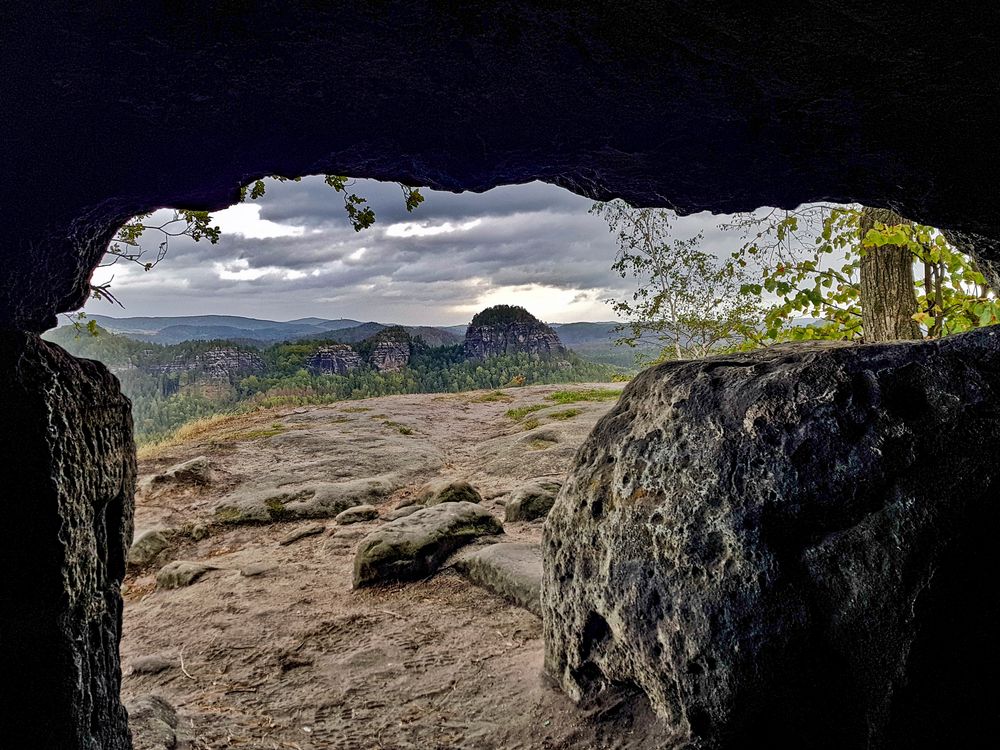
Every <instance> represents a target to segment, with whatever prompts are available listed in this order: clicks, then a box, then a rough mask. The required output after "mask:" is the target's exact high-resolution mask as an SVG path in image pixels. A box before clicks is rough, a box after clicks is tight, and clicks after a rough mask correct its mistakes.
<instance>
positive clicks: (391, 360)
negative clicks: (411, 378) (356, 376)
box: [368, 339, 410, 372]
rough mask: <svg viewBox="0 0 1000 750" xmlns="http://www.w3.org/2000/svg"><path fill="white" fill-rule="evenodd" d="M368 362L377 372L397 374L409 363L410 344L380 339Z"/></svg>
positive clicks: (400, 340)
mask: <svg viewBox="0 0 1000 750" xmlns="http://www.w3.org/2000/svg"><path fill="white" fill-rule="evenodd" d="M368 361H369V363H371V365H372V367H374V368H375V369H376V370H378V371H379V372H399V371H400V370H402V369H403V368H405V367H406V365H408V364H409V362H410V342H409V341H406V340H404V339H382V340H380V341H378V342H377V343H376V344H375V348H374V349H372V353H371V355H369V357H368Z"/></svg>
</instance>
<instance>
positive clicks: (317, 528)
mask: <svg viewBox="0 0 1000 750" xmlns="http://www.w3.org/2000/svg"><path fill="white" fill-rule="evenodd" d="M324 531H326V526H324V525H323V524H321V523H311V524H309V525H308V526H302V527H301V528H298V529H294V530H293V531H290V532H288V533H287V534H285V536H283V537H282V538H281V539H280V540H279V541H278V544H279V545H280V546H282V547H287V546H288V545H289V544H295V542H297V541H299V540H300V539H305V538H306V537H310V536H318V535H319V534H322V533H323V532H324Z"/></svg>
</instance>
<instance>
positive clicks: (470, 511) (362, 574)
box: [354, 502, 503, 588]
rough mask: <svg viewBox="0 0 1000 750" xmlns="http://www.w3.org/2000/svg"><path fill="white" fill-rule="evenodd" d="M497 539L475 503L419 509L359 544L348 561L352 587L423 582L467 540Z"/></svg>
mask: <svg viewBox="0 0 1000 750" xmlns="http://www.w3.org/2000/svg"><path fill="white" fill-rule="evenodd" d="M502 533H503V526H502V525H501V523H500V521H499V520H497V519H496V518H495V517H494V516H493V515H492V514H491V513H490V512H489V511H487V510H486V509H485V508H483V507H482V506H480V505H477V504H475V503H467V502H459V503H441V504H440V505H435V506H434V507H433V508H424V509H423V510H420V511H417V512H416V513H413V514H412V515H409V516H406V517H405V518H399V519H397V520H395V521H390V522H389V523H387V524H385V525H384V526H382V527H380V528H378V529H376V530H375V531H373V532H372V533H371V534H369V535H368V536H366V537H365V538H364V539H362V540H361V543H360V544H359V545H358V551H357V553H356V555H355V558H354V587H355V588H361V587H362V586H370V585H372V584H375V583H381V582H384V581H409V580H414V579H419V578H424V577H426V576H428V575H430V574H431V573H433V572H434V571H436V570H437V569H438V568H439V567H440V566H441V563H443V562H444V561H445V559H446V558H447V557H448V555H450V554H451V553H452V552H454V551H455V550H457V549H459V548H460V547H462V546H464V545H466V544H468V543H469V542H471V541H472V540H473V539H476V538H477V537H481V536H486V535H489V534H502Z"/></svg>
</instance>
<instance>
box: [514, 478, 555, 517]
mask: <svg viewBox="0 0 1000 750" xmlns="http://www.w3.org/2000/svg"><path fill="white" fill-rule="evenodd" d="M560 489H562V480H560V479H555V478H546V479H539V480H537V481H534V482H531V483H529V484H526V485H524V486H523V487H518V488H517V489H516V490H514V492H513V494H512V495H511V496H510V500H508V501H507V505H506V508H505V513H506V516H505V518H506V520H507V521H534V520H535V519H538V518H544V517H545V516H546V515H547V514H548V512H549V510H550V509H551V508H552V504H553V503H555V501H556V495H558V494H559V490H560Z"/></svg>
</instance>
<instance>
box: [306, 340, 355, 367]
mask: <svg viewBox="0 0 1000 750" xmlns="http://www.w3.org/2000/svg"><path fill="white" fill-rule="evenodd" d="M360 366H361V357H360V356H358V353H357V352H356V351H354V350H353V349H352V348H351V347H349V346H348V345H347V344H327V345H324V346H321V347H319V348H318V349H317V350H316V353H315V354H313V355H312V356H310V357H309V359H307V360H306V367H307V368H309V372H311V373H312V374H313V375H349V374H350V373H352V372H354V371H355V370H356V369H358V368H359V367H360Z"/></svg>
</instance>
